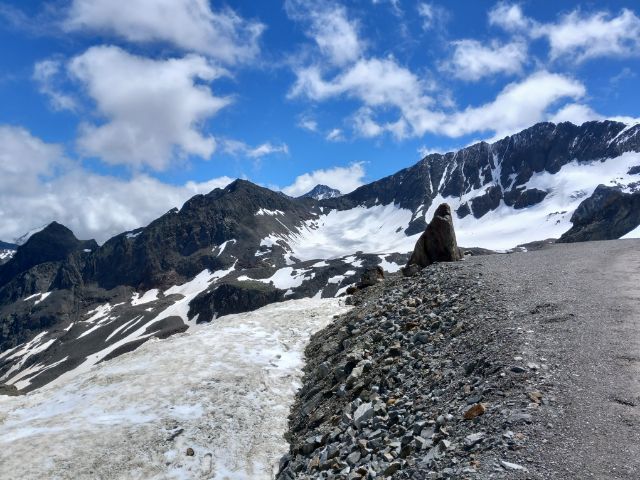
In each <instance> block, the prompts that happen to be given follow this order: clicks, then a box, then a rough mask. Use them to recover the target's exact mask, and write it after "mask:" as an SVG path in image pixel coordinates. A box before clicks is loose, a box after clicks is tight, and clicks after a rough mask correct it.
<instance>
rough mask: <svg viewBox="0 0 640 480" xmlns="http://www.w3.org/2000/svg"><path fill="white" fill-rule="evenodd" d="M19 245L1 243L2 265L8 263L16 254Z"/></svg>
mask: <svg viewBox="0 0 640 480" xmlns="http://www.w3.org/2000/svg"><path fill="white" fill-rule="evenodd" d="M17 248H18V245H15V244H13V243H7V242H2V241H0V265H2V264H3V263H7V262H8V261H9V260H11V259H12V258H13V256H14V255H15V254H16V249H17Z"/></svg>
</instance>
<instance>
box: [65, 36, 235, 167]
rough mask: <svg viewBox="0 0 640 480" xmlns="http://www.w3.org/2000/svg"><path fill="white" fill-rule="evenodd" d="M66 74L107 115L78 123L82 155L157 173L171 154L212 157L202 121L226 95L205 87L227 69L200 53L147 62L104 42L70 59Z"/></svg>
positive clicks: (212, 147) (224, 101)
mask: <svg viewBox="0 0 640 480" xmlns="http://www.w3.org/2000/svg"><path fill="white" fill-rule="evenodd" d="M69 72H70V75H71V76H72V77H73V78H74V79H76V80H77V81H79V82H81V83H82V84H83V86H84V87H85V89H86V91H87V93H88V94H89V96H90V97H91V98H92V99H93V100H94V101H95V103H96V106H97V110H98V113H99V114H100V115H101V116H102V117H104V118H105V119H106V121H105V122H104V123H101V124H97V125H96V124H89V123H85V124H83V126H82V128H81V131H80V136H79V139H78V147H79V150H80V151H81V152H82V153H83V154H84V155H87V156H97V157H100V158H101V159H102V160H104V161H105V162H107V163H110V164H125V165H129V166H132V167H142V166H149V167H151V168H154V169H158V170H161V169H164V168H166V167H167V166H168V165H169V164H170V162H171V161H172V160H173V159H175V158H176V157H183V156H186V155H197V156H200V157H202V158H205V159H207V158H209V157H210V156H211V155H212V154H213V152H214V150H215V147H216V144H215V140H214V138H213V137H212V136H209V135H206V134H203V133H202V132H201V124H202V122H203V121H204V120H206V119H208V118H210V117H211V116H213V115H215V114H216V113H217V112H218V111H219V110H220V109H222V108H224V107H225V106H227V105H228V104H229V103H230V102H231V100H230V99H229V98H224V97H216V96H214V95H213V94H212V92H211V90H210V88H209V87H208V86H207V85H206V84H209V83H210V82H211V81H213V80H215V79H216V78H218V77H220V76H222V75H225V74H226V72H225V71H224V70H222V69H220V68H218V67H215V66H213V65H211V64H210V63H209V62H208V61H207V60H206V59H205V58H204V57H201V56H197V55H188V56H186V57H184V58H172V59H167V60H151V59H147V58H143V57H138V56H134V55H131V54H129V53H127V52H125V51H124V50H122V49H120V48H118V47H113V46H101V47H92V48H90V49H89V50H87V51H86V52H85V53H83V54H82V55H80V56H78V57H75V58H73V59H72V60H71V62H70V63H69Z"/></svg>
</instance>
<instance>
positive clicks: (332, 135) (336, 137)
mask: <svg viewBox="0 0 640 480" xmlns="http://www.w3.org/2000/svg"><path fill="white" fill-rule="evenodd" d="M325 138H326V139H327V140H329V141H330V142H342V141H344V135H343V134H342V130H341V129H339V128H334V129H332V130H330V131H329V133H327V136H326V137H325Z"/></svg>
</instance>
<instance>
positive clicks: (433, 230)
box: [407, 203, 462, 268]
mask: <svg viewBox="0 0 640 480" xmlns="http://www.w3.org/2000/svg"><path fill="white" fill-rule="evenodd" d="M461 258H462V255H461V254H460V249H459V248H458V243H457V242H456V232H455V230H454V229H453V219H452V218H451V208H450V207H449V205H448V204H446V203H443V204H442V205H440V206H439V207H438V208H437V210H436V211H435V213H434V215H433V220H431V223H429V225H428V226H427V228H426V230H425V231H424V233H423V234H422V235H421V236H420V238H419V239H418V242H417V243H416V246H415V248H414V250H413V254H412V255H411V258H409V262H408V263H407V267H410V266H411V265H417V266H418V267H421V268H424V267H426V266H429V265H431V264H432V263H435V262H455V261H457V260H460V259H461Z"/></svg>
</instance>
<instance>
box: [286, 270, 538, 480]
mask: <svg viewBox="0 0 640 480" xmlns="http://www.w3.org/2000/svg"><path fill="white" fill-rule="evenodd" d="M353 302H354V303H355V304H356V306H355V308H354V309H353V310H352V311H351V312H349V313H348V314H345V315H344V316H342V317H340V318H339V319H337V320H336V321H335V322H334V323H333V324H332V325H331V326H329V327H328V328H326V329H325V330H323V331H322V332H320V333H318V334H317V335H315V336H314V338H313V339H312V341H311V343H310V345H309V347H308V348H307V351H306V353H307V362H308V363H307V367H306V370H305V379H304V386H303V387H302V389H301V390H300V391H299V393H298V398H297V401H296V405H295V408H294V409H293V412H292V414H291V418H290V432H289V440H290V442H291V452H290V454H289V455H287V456H286V457H284V458H283V459H282V462H281V472H280V473H279V475H278V477H277V478H279V479H292V478H349V479H360V478H389V477H392V478H407V479H409V478H412V479H422V478H489V476H490V475H495V474H500V478H504V477H505V476H508V477H509V478H511V477H512V478H520V477H522V478H525V477H526V475H525V474H526V472H527V470H528V468H527V465H528V462H527V459H526V458H523V455H522V453H521V452H520V450H521V447H522V445H523V443H524V442H525V441H526V438H527V433H526V432H527V430H528V429H529V428H530V427H529V424H530V423H532V421H533V419H534V417H535V415H536V411H537V410H538V408H539V407H540V405H542V404H544V403H547V402H548V400H549V399H547V398H546V396H545V395H544V394H543V393H541V392H540V390H541V386H540V385H541V383H543V382H544V376H545V371H546V368H547V367H546V365H540V364H537V363H531V362H527V361H526V359H523V358H521V357H519V356H518V353H517V351H518V349H517V345H518V344H519V334H520V332H519V330H518V329H517V328H516V327H514V325H513V323H512V321H513V319H512V318H511V317H510V312H509V311H508V308H507V306H506V305H504V304H502V303H501V302H500V301H497V299H496V297H495V295H494V292H493V291H492V289H491V288H490V287H488V286H487V285H485V283H484V281H483V274H482V269H481V268H480V266H479V265H477V264H476V265H473V266H471V267H469V266H466V265H461V264H436V265H433V266H431V267H427V268H426V269H424V270H423V271H422V272H421V273H420V274H419V275H418V276H416V277H413V278H401V277H400V278H398V277H397V278H394V279H390V280H388V281H387V282H385V283H382V284H380V285H378V286H375V287H372V288H370V289H369V290H365V291H360V292H358V293H357V294H356V296H354V298H353Z"/></svg>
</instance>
